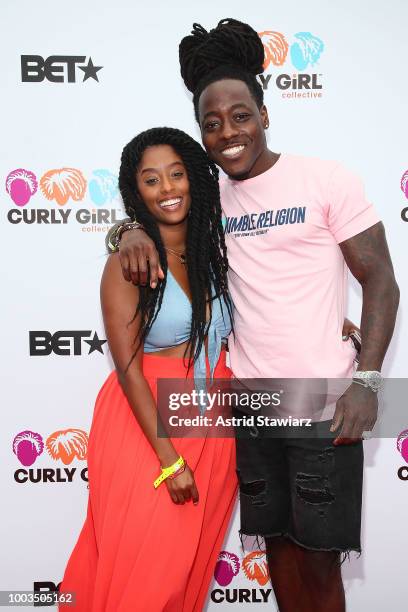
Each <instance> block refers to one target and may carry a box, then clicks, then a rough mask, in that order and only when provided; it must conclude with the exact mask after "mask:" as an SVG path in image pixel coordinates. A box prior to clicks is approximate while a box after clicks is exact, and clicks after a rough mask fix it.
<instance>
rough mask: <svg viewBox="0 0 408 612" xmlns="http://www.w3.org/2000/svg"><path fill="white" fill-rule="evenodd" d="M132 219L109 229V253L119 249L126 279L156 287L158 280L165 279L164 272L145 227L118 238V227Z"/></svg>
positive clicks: (107, 244) (125, 233) (107, 239)
mask: <svg viewBox="0 0 408 612" xmlns="http://www.w3.org/2000/svg"><path fill="white" fill-rule="evenodd" d="M129 221H130V219H124V220H123V221H120V222H119V223H117V224H116V225H114V226H113V227H111V229H110V230H109V232H108V234H107V236H106V248H107V250H108V252H109V253H116V252H118V251H119V258H120V265H121V267H122V274H123V277H124V279H125V280H127V281H129V282H132V283H133V284H134V285H143V286H144V285H147V281H148V279H150V286H151V288H152V289H154V288H155V287H156V285H157V283H158V280H159V279H161V280H163V278H164V273H163V270H162V269H161V266H160V259H159V254H158V252H157V249H156V246H155V244H154V242H153V240H152V239H151V238H149V236H148V235H147V234H146V232H145V231H144V230H143V229H129V230H128V231H126V232H124V233H123V234H122V237H121V238H120V240H117V239H116V234H117V231H118V229H119V228H120V227H121V226H122V225H124V224H125V223H129Z"/></svg>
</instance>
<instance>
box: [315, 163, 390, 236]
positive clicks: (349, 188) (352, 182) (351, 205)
mask: <svg viewBox="0 0 408 612" xmlns="http://www.w3.org/2000/svg"><path fill="white" fill-rule="evenodd" d="M327 219H328V225H329V229H330V231H331V232H332V234H333V236H334V237H335V239H336V242H337V243H338V244H339V243H340V242H343V241H344V240H348V239H349V238H352V237H353V236H355V235H356V234H359V233H360V232H363V231H364V230H366V229H368V228H369V227H372V226H373V225H375V224H376V223H378V222H379V221H381V219H380V218H379V216H378V215H377V213H376V211H375V209H374V207H373V205H372V204H371V203H370V202H368V201H367V199H366V196H365V192H364V186H363V183H362V181H361V179H360V178H359V177H358V176H357V175H355V174H353V173H352V172H350V171H349V170H347V169H346V168H344V166H341V165H338V166H336V168H335V170H334V171H333V173H332V176H331V178H330V181H329V188H328V202H327Z"/></svg>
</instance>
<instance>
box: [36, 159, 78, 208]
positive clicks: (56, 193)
mask: <svg viewBox="0 0 408 612" xmlns="http://www.w3.org/2000/svg"><path fill="white" fill-rule="evenodd" d="M40 188H41V191H42V192H43V194H44V196H45V197H46V198H47V200H55V201H56V202H57V204H59V205H60V206H63V205H64V204H66V203H67V202H68V199H69V198H70V197H71V198H72V199H73V200H74V201H75V202H78V201H79V200H82V199H83V197H84V195H85V191H86V179H85V177H84V176H83V174H82V172H81V171H80V170H77V169H76V168H59V169H58V170H48V172H46V173H45V174H44V175H43V176H42V177H41V179H40Z"/></svg>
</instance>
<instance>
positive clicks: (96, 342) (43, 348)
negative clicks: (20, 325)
mask: <svg viewBox="0 0 408 612" xmlns="http://www.w3.org/2000/svg"><path fill="white" fill-rule="evenodd" d="M29 336H30V355H31V356H32V357H48V355H51V353H54V355H60V356H62V357H70V356H71V355H76V356H77V355H82V350H83V343H82V340H83V341H84V342H85V343H86V344H88V346H89V348H88V347H87V348H88V353H87V354H88V355H90V354H91V353H93V352H94V351H98V352H99V353H102V355H103V348H102V346H103V345H104V344H105V342H106V340H100V339H99V337H98V334H97V333H96V332H94V334H93V337H92V338H91V339H90V340H86V338H89V337H90V336H92V330H79V331H57V332H55V333H54V334H52V333H51V332H49V331H30V332H29Z"/></svg>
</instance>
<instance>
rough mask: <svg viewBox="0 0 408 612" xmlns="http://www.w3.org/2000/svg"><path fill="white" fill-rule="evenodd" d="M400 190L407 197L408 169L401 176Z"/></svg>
mask: <svg viewBox="0 0 408 612" xmlns="http://www.w3.org/2000/svg"><path fill="white" fill-rule="evenodd" d="M401 191H402V193H403V194H404V196H405V197H406V198H408V170H406V171H405V172H404V174H403V175H402V177H401Z"/></svg>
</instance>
